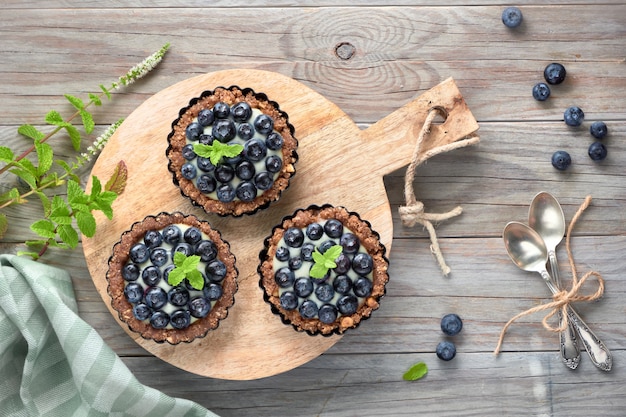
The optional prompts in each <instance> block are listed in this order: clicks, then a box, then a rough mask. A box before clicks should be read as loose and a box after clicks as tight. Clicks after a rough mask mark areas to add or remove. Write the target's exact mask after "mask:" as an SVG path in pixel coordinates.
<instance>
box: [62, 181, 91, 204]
mask: <svg viewBox="0 0 626 417" xmlns="http://www.w3.org/2000/svg"><path fill="white" fill-rule="evenodd" d="M67 201H68V202H69V203H70V206H72V207H73V204H87V202H88V201H89V197H88V196H87V195H86V194H85V192H84V191H83V189H82V188H81V187H80V185H79V184H78V183H77V182H76V181H74V180H69V181H67Z"/></svg>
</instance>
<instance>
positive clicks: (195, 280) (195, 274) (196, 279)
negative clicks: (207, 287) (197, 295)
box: [187, 269, 204, 290]
mask: <svg viewBox="0 0 626 417" xmlns="http://www.w3.org/2000/svg"><path fill="white" fill-rule="evenodd" d="M187 281H189V284H190V285H191V286H192V287H194V288H195V289H196V290H201V289H203V288H204V278H203V277H202V274H201V273H200V271H198V270H197V269H194V270H193V271H190V272H188V273H187Z"/></svg>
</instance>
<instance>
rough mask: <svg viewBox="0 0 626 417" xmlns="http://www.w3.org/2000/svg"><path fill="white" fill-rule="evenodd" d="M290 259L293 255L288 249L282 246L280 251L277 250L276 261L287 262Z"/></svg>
mask: <svg viewBox="0 0 626 417" xmlns="http://www.w3.org/2000/svg"><path fill="white" fill-rule="evenodd" d="M290 257H291V254H290V253H289V249H288V248H286V247H284V246H280V247H279V248H278V249H276V259H278V260H279V261H281V262H285V261H286V260H288V259H289V258H290Z"/></svg>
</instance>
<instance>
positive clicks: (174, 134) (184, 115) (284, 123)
mask: <svg viewBox="0 0 626 417" xmlns="http://www.w3.org/2000/svg"><path fill="white" fill-rule="evenodd" d="M220 101H223V102H225V103H227V104H228V105H230V106H232V105H234V104H235V103H238V102H241V101H245V102H247V103H248V104H249V105H250V106H251V107H252V108H256V109H258V110H260V111H261V112H262V113H264V114H266V115H268V116H270V117H271V118H272V119H274V130H276V131H277V132H278V133H280V134H281V136H282V137H283V139H284V144H283V148H282V159H283V166H282V168H281V170H280V172H279V175H278V177H277V178H276V180H275V181H274V184H273V185H272V187H271V188H270V189H268V190H266V191H265V192H263V193H262V194H260V195H258V196H257V197H256V198H255V199H253V200H252V201H249V202H244V201H240V200H236V201H232V202H228V203H226V202H222V201H219V200H215V199H212V198H210V197H208V196H207V195H205V194H203V193H202V192H201V191H200V190H198V188H197V187H196V185H195V184H194V183H193V182H192V181H191V180H188V179H186V178H184V177H183V176H182V174H181V167H182V166H183V164H184V163H185V162H186V161H185V158H184V157H183V155H182V148H183V147H184V146H185V145H186V144H187V141H186V136H185V129H186V128H187V126H188V125H189V124H190V123H191V122H192V121H193V119H194V118H195V117H197V116H198V113H199V112H200V111H201V110H202V109H211V108H213V106H214V105H215V104H216V103H218V102H220ZM294 132H295V129H294V127H293V125H291V124H290V123H289V117H288V115H287V113H285V112H284V111H282V110H280V108H279V105H278V103H276V102H274V101H270V100H269V99H268V98H267V96H266V95H265V94H264V93H255V92H254V90H252V89H250V88H244V89H241V88H239V87H237V86H231V87H228V88H225V87H218V88H216V89H215V90H213V91H205V92H203V93H202V94H201V95H200V97H196V98H193V99H192V100H191V101H190V103H189V106H187V107H185V108H183V109H181V110H180V112H179V117H178V118H177V119H176V120H175V121H174V122H173V123H172V131H171V132H170V134H169V135H168V143H169V146H168V148H167V150H166V156H167V158H168V160H169V163H168V169H169V170H170V172H172V175H173V180H174V184H175V185H177V186H178V187H180V191H181V194H182V195H183V196H185V197H187V198H189V199H190V200H191V202H192V203H193V204H194V205H197V206H200V207H202V208H204V210H205V211H206V212H207V213H216V214H219V215H221V216H228V215H233V216H241V215H244V214H254V213H256V212H257V211H258V210H259V209H263V208H266V207H268V206H269V204H270V203H271V202H273V201H276V200H278V199H279V198H280V195H281V193H282V192H283V191H284V190H286V189H287V187H288V186H289V181H290V179H291V177H292V176H294V175H295V173H296V168H295V163H296V162H297V160H298V154H297V152H296V150H297V148H298V141H297V139H296V138H295V136H294Z"/></svg>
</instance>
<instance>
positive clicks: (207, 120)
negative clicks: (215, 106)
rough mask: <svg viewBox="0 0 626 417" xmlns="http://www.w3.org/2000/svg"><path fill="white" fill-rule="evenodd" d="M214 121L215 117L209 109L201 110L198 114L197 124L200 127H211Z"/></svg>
mask: <svg viewBox="0 0 626 417" xmlns="http://www.w3.org/2000/svg"><path fill="white" fill-rule="evenodd" d="M214 121H215V115H214V114H213V112H212V111H211V110H209V109H202V110H200V111H199V112H198V123H199V124H200V125H201V126H204V127H206V126H211V125H212V124H213V122H214Z"/></svg>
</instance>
